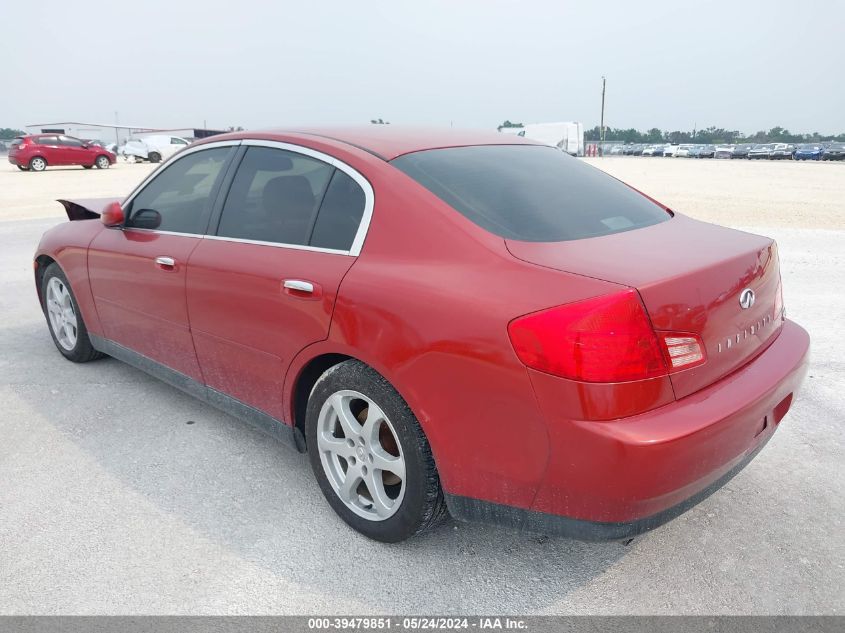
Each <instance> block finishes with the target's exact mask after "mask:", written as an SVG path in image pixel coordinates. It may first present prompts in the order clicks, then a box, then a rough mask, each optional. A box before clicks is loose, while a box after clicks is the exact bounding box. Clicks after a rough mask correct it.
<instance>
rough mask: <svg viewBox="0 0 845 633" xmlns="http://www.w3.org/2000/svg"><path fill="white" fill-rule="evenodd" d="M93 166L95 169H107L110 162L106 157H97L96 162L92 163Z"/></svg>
mask: <svg viewBox="0 0 845 633" xmlns="http://www.w3.org/2000/svg"><path fill="white" fill-rule="evenodd" d="M94 164H95V165H96V166H97V169H108V168H109V166H110V165H111V161H110V160H109V157H108V156H97V160H95V161H94Z"/></svg>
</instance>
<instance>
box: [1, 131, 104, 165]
mask: <svg viewBox="0 0 845 633" xmlns="http://www.w3.org/2000/svg"><path fill="white" fill-rule="evenodd" d="M115 160H117V157H116V156H115V155H114V153H112V152H110V151H109V150H107V149H105V148H104V147H100V146H99V145H92V144H89V143H86V142H85V141H82V140H80V139H78V138H73V137H72V136H65V135H64V134H32V135H29V136H19V137H18V138H16V139H15V140H14V141H12V146H11V148H10V149H9V162H10V163H12V164H13V165H17V167H18V169H20V170H21V171H44V170H45V169H47V167H58V166H64V165H81V166H82V167H84V168H85V169H91V168H92V167H96V168H97V169H108V168H109V167H110V166H111V165H114V162H115Z"/></svg>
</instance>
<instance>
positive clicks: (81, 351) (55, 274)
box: [41, 263, 103, 363]
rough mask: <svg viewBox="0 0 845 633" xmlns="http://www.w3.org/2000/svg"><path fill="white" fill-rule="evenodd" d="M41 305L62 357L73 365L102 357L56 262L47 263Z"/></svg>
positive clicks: (42, 283)
mask: <svg viewBox="0 0 845 633" xmlns="http://www.w3.org/2000/svg"><path fill="white" fill-rule="evenodd" d="M41 304H42V305H43V306H44V315H45V316H46V317H47V325H48V326H49V328H50V335H51V336H52V337H53V342H54V343H55V344H56V348H57V349H58V350H59V352H61V354H62V356H64V357H65V358H67V359H68V360H72V361H73V362H75V363H86V362H88V361H90V360H94V359H96V358H101V357H102V356H103V354H102V353H100V352H98V351H97V350H95V349H94V347H93V346H92V345H91V339H90V338H88V330H87V329H86V327H85V322H84V321H83V320H82V315H81V314H80V312H79V306H78V304H77V303H76V297H74V296H73V291H72V290H71V288H70V284H69V283H68V281H67V277H65V274H64V272H63V271H62V269H61V268H59V265H58V264H56V263H53V264H50V265H49V266H48V267H47V270H45V271H44V279H43V280H42V282H41Z"/></svg>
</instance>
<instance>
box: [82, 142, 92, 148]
mask: <svg viewBox="0 0 845 633" xmlns="http://www.w3.org/2000/svg"><path fill="white" fill-rule="evenodd" d="M90 147H91V146H90V145H88V143H83V144H82V149H89V148H90Z"/></svg>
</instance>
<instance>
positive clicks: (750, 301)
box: [739, 288, 754, 310]
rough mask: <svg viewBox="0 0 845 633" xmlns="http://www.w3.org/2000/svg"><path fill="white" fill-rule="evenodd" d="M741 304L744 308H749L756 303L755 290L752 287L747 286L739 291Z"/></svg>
mask: <svg viewBox="0 0 845 633" xmlns="http://www.w3.org/2000/svg"><path fill="white" fill-rule="evenodd" d="M739 305H740V306H741V307H742V309H743V310H748V308H750V307H751V306H753V305H754V291H753V290H752V289H751V288H746V289H745V290H743V291H742V292H740V293H739Z"/></svg>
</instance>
